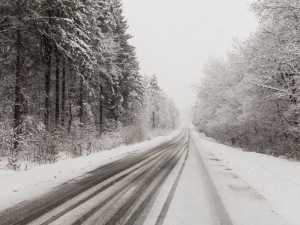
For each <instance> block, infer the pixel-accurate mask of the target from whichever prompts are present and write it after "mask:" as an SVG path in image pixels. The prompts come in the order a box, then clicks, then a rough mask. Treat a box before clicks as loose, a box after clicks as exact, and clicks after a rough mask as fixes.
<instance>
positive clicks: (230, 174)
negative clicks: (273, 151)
mask: <svg viewBox="0 0 300 225" xmlns="http://www.w3.org/2000/svg"><path fill="white" fill-rule="evenodd" d="M148 146H150V145H149V143H148ZM144 147H145V146H144ZM131 149H132V148H131ZM128 153H129V154H125V155H122V156H119V157H116V159H117V160H116V161H114V162H108V163H107V165H106V166H105V165H104V166H102V167H100V168H99V169H96V170H92V171H91V172H89V173H86V174H85V175H83V176H81V177H79V178H75V179H71V180H68V181H67V182H65V183H63V184H62V185H60V186H58V187H56V188H55V189H53V190H51V191H50V192H47V193H46V194H45V195H42V196H41V197H37V198H35V199H34V200H29V201H27V202H24V203H21V204H19V205H17V206H13V207H11V208H9V209H6V210H4V211H2V213H1V212H0V224H128V225H131V224H146V225H152V224H153V225H159V224H167V225H176V224H186V225H193V224H195V225H196V224H205V225H223V224H224V225H231V224H233V225H288V224H292V225H295V224H297V222H296V221H297V215H295V216H294V217H289V214H288V213H286V211H284V210H280V206H278V204H277V205H276V201H278V196H276V195H275V194H274V193H273V196H274V198H275V200H272V198H271V197H270V196H272V193H271V194H270V193H269V192H268V191H267V190H264V192H263V191H261V189H259V187H260V186H259V185H260V184H261V183H262V179H260V177H259V174H258V172H257V168H259V169H260V170H261V171H260V172H261V174H262V176H263V177H264V179H266V180H268V179H269V178H272V179H273V184H275V178H273V177H272V176H271V175H269V176H267V175H266V171H265V170H264V169H262V168H260V167H258V166H257V164H256V163H252V164H251V162H249V161H248V159H247V157H246V158H245V159H243V157H242V156H244V155H245V154H247V153H245V152H242V151H240V150H237V149H233V148H230V147H226V146H224V145H220V144H218V143H216V142H214V140H210V139H207V138H205V137H203V136H201V135H200V134H199V133H197V132H195V131H194V130H193V127H192V126H185V127H182V128H181V129H180V130H178V131H177V132H175V133H173V134H172V135H170V136H168V137H166V138H164V141H160V142H156V144H153V143H152V147H148V148H147V147H145V148H141V149H140V150H135V151H129V152H128ZM263 157H265V156H263ZM254 159H255V157H252V161H253V160H254ZM259 159H261V158H259ZM274 160H279V159H274ZM254 161H255V162H257V161H259V160H257V159H256V160H254ZM267 161H268V160H265V162H267ZM270 161H272V160H270ZM230 162H231V164H230ZM243 163H244V164H245V167H246V168H247V170H246V171H250V172H248V173H247V172H245V169H244V167H243V166H241V165H242V164H243ZM269 164H270V163H269ZM297 165H298V164H297ZM265 168H267V169H268V171H269V170H271V169H270V166H267V165H266V167H265ZM272 171H273V176H274V175H275V174H276V170H274V169H273V170H272ZM249 173H250V174H249ZM251 174H252V176H251ZM253 174H254V175H255V176H258V177H257V180H258V181H257V182H254V181H253ZM0 176H1V175H0ZM251 179H252V180H251ZM290 179H292V177H290ZM295 185H296V184H295ZM265 187H266V189H267V188H269V186H268V185H265ZM273 191H274V190H273ZM12 194H13V193H12ZM297 197H298V196H295V199H296V202H297V199H299V198H297ZM6 198H9V196H6ZM4 199H5V198H4ZM276 199H277V200H276ZM285 203H286V202H285ZM293 204H294V205H293ZM295 205H296V206H297V204H295V202H291V205H290V206H289V207H292V209H291V210H292V212H293V209H294V208H293V206H295ZM285 207H287V206H286V205H285ZM295 210H297V209H295ZM292 215H294V214H292Z"/></svg>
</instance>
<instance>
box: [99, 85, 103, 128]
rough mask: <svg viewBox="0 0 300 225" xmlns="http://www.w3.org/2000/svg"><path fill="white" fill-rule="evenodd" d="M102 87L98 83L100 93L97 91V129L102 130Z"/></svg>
mask: <svg viewBox="0 0 300 225" xmlns="http://www.w3.org/2000/svg"><path fill="white" fill-rule="evenodd" d="M102 95H103V87H102V85H100V93H99V131H100V133H101V132H102V124H103V101H102Z"/></svg>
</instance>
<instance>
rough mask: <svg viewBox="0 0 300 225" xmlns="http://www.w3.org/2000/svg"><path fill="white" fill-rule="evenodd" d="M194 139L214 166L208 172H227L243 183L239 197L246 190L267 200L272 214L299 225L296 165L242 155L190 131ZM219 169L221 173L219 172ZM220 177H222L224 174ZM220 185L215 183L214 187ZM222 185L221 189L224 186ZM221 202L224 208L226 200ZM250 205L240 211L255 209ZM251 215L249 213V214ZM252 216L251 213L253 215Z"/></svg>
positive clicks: (298, 170) (298, 166)
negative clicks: (274, 213)
mask: <svg viewBox="0 0 300 225" xmlns="http://www.w3.org/2000/svg"><path fill="white" fill-rule="evenodd" d="M193 136H195V137H196V138H195V139H196V145H197V147H198V148H199V149H201V151H202V153H203V155H205V157H206V158H207V159H210V162H211V163H210V164H211V165H212V164H213V163H214V164H215V165H212V166H213V167H214V169H211V171H210V172H211V173H214V172H213V170H216V168H217V167H221V166H223V168H224V169H223V170H224V171H228V174H227V175H233V176H235V177H236V178H237V179H236V180H240V181H241V182H243V183H244V187H245V189H243V188H241V187H238V186H236V190H235V191H237V192H239V193H240V194H242V192H246V191H248V192H252V194H253V195H257V196H256V198H257V199H262V200H266V202H267V204H269V203H270V205H271V206H272V208H273V209H274V211H275V212H276V213H277V214H279V215H280V216H281V217H283V218H284V219H285V220H287V221H288V222H289V223H290V224H293V225H299V224H300V163H299V162H292V161H288V160H286V159H281V158H276V157H273V156H268V155H264V154H259V153H254V152H244V151H242V150H241V149H237V148H232V147H228V146H225V145H222V144H218V143H217V142H216V141H214V140H213V139H211V138H207V137H205V136H204V135H203V134H199V133H197V132H193ZM218 170H219V171H220V169H218ZM222 175H223V176H225V175H226V174H225V172H223V174H222ZM239 178H240V179H239ZM219 182H220V181H217V180H215V183H216V184H217V187H218V183H219ZM221 185H223V186H224V184H221ZM221 185H219V186H221ZM234 188H235V186H231V189H234ZM221 189H224V187H222V188H221ZM250 189H251V190H250ZM226 194H228V193H225V195H226ZM221 195H222V193H221ZM223 195H224V194H223ZM225 198H226V196H225ZM228 199H229V198H228ZM229 201H230V200H229ZM224 203H225V205H226V200H225V202H224ZM232 204H237V202H234V200H232ZM251 204H253V203H252V202H250V201H249V202H245V203H244V205H243V204H240V205H239V208H240V212H241V211H242V208H243V207H249V206H250V207H249V208H250V209H249V210H251V212H254V211H255V210H257V209H255V208H254V207H252V209H251ZM251 212H250V213H248V214H249V215H251ZM235 214H237V213H235ZM235 216H238V215H235ZM253 217H254V214H252V218H253ZM237 219H238V218H237ZM244 219H246V218H244ZM250 219H251V218H250ZM254 219H255V220H258V219H259V218H257V217H256V218H255V217H254ZM265 221H266V222H264V223H263V224H273V223H270V222H268V218H265ZM250 224H251V223H250ZM260 224H262V223H260ZM279 224H280V223H279Z"/></svg>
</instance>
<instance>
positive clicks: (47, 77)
mask: <svg viewBox="0 0 300 225" xmlns="http://www.w3.org/2000/svg"><path fill="white" fill-rule="evenodd" d="M51 54H52V46H51V41H50V40H49V38H47V37H45V63H46V72H45V90H46V97H45V115H44V123H45V126H46V129H47V130H48V129H49V118H50V90H51V67H52V59H51Z"/></svg>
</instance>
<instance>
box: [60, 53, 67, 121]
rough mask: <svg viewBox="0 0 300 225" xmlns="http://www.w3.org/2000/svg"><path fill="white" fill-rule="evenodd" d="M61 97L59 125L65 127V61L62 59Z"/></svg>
mask: <svg viewBox="0 0 300 225" xmlns="http://www.w3.org/2000/svg"><path fill="white" fill-rule="evenodd" d="M62 76H63V77H62V96H61V98H62V99H61V125H62V126H64V125H65V115H66V108H65V105H66V59H65V58H63V71H62Z"/></svg>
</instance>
